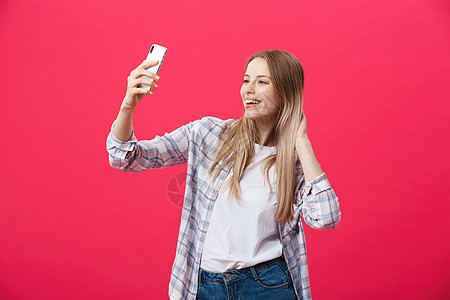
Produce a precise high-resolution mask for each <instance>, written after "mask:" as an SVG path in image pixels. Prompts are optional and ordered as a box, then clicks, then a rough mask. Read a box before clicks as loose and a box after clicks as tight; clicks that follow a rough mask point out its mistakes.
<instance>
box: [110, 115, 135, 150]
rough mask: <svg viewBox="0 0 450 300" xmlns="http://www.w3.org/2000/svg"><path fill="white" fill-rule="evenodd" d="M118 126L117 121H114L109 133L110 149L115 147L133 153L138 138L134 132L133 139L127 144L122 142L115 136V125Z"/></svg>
mask: <svg viewBox="0 0 450 300" xmlns="http://www.w3.org/2000/svg"><path fill="white" fill-rule="evenodd" d="M115 124H116V121H114V123H113V124H112V126H111V132H110V133H109V142H110V144H109V148H112V147H115V148H117V149H119V150H124V151H133V150H134V147H135V144H136V143H137V141H138V140H137V138H136V136H135V135H134V131H133V132H132V133H131V137H130V138H129V139H128V140H127V141H126V142H125V141H121V140H119V139H118V138H116V137H115V136H114V133H113V132H114V130H113V129H114V125H115Z"/></svg>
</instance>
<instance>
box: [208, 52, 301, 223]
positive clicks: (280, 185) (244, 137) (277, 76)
mask: <svg viewBox="0 0 450 300" xmlns="http://www.w3.org/2000/svg"><path fill="white" fill-rule="evenodd" d="M257 57H262V58H264V59H265V60H266V62H267V64H268V66H269V70H270V73H271V77H272V81H273V85H274V89H275V92H276V93H277V95H278V97H280V99H281V105H280V110H279V113H278V117H277V121H276V123H275V145H276V149H277V151H276V153H275V154H273V155H271V156H269V157H268V158H267V159H266V162H265V165H264V168H265V174H264V176H265V179H267V181H268V182H269V187H270V196H271V195H272V187H271V185H270V179H269V169H270V168H271V167H272V166H273V165H274V164H275V168H276V169H275V170H276V178H277V202H278V208H277V218H278V221H279V222H280V224H285V223H286V222H288V221H289V220H291V218H292V216H293V206H292V204H293V203H294V198H295V195H294V192H295V184H296V183H295V168H296V161H295V139H296V133H297V130H298V128H299V125H300V118H301V115H302V103H303V85H304V76H303V68H302V65H301V64H300V62H299V61H298V59H297V58H296V57H295V56H294V55H292V54H291V53H289V52H286V51H281V50H265V51H261V52H258V53H256V54H254V55H252V56H251V57H249V58H248V60H247V64H246V69H247V66H248V64H249V63H250V62H251V61H252V60H253V59H255V58H257ZM221 140H222V143H221V145H220V149H219V150H218V153H217V156H216V158H215V160H214V162H213V164H212V165H211V167H210V169H209V172H210V174H212V172H213V170H214V169H215V168H216V166H217V167H218V168H217V169H216V171H215V175H214V181H215V180H216V178H217V176H218V175H219V173H220V171H221V170H222V169H223V168H224V167H225V166H226V165H228V163H230V162H232V166H231V168H232V170H233V175H232V177H231V178H230V182H229V184H230V186H229V188H230V194H231V195H232V196H233V197H234V198H235V199H236V200H239V199H240V193H241V188H240V184H239V182H240V180H241V177H242V174H243V173H244V170H245V169H246V167H247V166H248V165H249V164H250V163H251V161H252V158H253V155H254V152H255V150H254V147H255V145H254V143H259V137H258V131H257V129H256V122H255V121H254V120H251V119H248V118H246V117H245V116H244V117H242V118H239V119H237V120H235V121H234V122H233V123H232V124H230V126H229V127H228V128H227V129H226V130H225V131H224V132H223V134H222V136H221ZM225 158H226V159H225ZM223 159H225V161H224V163H221V164H220V165H219V162H220V161H222V160H223ZM270 196H269V197H270Z"/></svg>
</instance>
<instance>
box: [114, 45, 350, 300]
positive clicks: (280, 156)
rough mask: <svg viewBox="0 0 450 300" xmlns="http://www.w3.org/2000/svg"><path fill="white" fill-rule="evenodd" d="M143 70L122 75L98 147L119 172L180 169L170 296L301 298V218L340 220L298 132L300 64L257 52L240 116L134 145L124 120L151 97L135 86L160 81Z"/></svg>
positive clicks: (317, 223)
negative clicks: (118, 98) (115, 106)
mask: <svg viewBox="0 0 450 300" xmlns="http://www.w3.org/2000/svg"><path fill="white" fill-rule="evenodd" d="M151 65H152V63H151V62H144V63H142V64H141V65H140V66H138V67H137V68H136V69H135V70H134V71H132V72H131V74H130V76H129V78H128V89H127V94H126V96H125V99H124V100H123V103H122V106H121V109H120V112H119V115H118V117H117V119H116V121H115V122H114V124H113V126H112V130H111V132H110V134H109V136H108V139H107V149H108V152H109V155H110V163H111V166H112V167H114V168H119V169H123V170H125V171H128V172H139V171H143V170H147V169H152V168H162V167H168V166H172V165H176V164H183V163H187V164H188V168H187V170H188V171H187V178H186V192H185V197H184V202H183V212H182V217H181V225H180V232H179V236H178V244H177V253H176V257H175V261H174V265H173V269H172V275H171V280H170V284H169V296H170V298H171V299H230V298H239V299H305V300H306V299H310V298H311V293H310V287H309V275H308V266H307V258H306V242H305V237H304V230H303V228H302V226H303V225H302V220H301V218H303V220H304V221H305V223H306V224H308V225H309V226H311V227H312V228H317V229H328V228H335V227H336V226H337V224H338V223H339V221H340V218H341V213H340V210H339V202H338V198H337V197H336V194H335V193H334V191H333V189H332V188H331V186H330V183H329V182H328V179H327V177H326V175H325V173H323V171H322V169H321V167H320V165H319V163H318V162H317V159H316V157H315V155H314V152H313V149H312V146H311V143H310V142H309V139H308V136H307V133H306V118H305V115H304V113H303V110H302V104H303V97H302V92H303V83H304V78H303V69H302V67H301V65H300V62H299V61H298V60H297V58H296V57H295V56H294V55H292V54H290V53H288V52H285V51H280V50H267V51H261V52H258V53H256V54H255V55H253V56H251V57H250V58H249V59H248V62H247V65H246V71H245V74H244V82H243V84H242V87H241V96H242V101H243V105H244V107H245V113H244V116H243V117H242V118H239V119H237V120H233V119H228V120H221V119H218V118H214V117H204V118H202V119H201V120H196V121H193V122H191V123H189V124H187V125H184V126H182V127H180V128H178V129H177V130H175V131H173V132H171V133H166V134H165V135H164V136H162V137H160V136H156V137H155V138H154V139H152V140H149V141H138V140H137V139H136V137H135V136H134V134H133V128H132V119H133V113H134V110H135V108H136V106H137V104H138V103H139V102H140V101H141V99H142V97H143V96H144V95H147V96H149V95H150V94H149V93H148V92H147V91H146V90H143V89H140V88H139V87H138V86H139V84H148V85H152V87H153V88H154V89H156V88H157V87H158V86H157V85H156V84H155V83H154V82H153V81H150V80H149V79H146V77H149V78H151V79H153V80H154V81H157V80H158V79H159V78H158V77H157V76H156V75H155V74H153V73H151V72H148V71H147V70H146V69H147V68H148V67H150V66H151ZM274 165H275V167H273V166H274ZM230 200H231V201H230Z"/></svg>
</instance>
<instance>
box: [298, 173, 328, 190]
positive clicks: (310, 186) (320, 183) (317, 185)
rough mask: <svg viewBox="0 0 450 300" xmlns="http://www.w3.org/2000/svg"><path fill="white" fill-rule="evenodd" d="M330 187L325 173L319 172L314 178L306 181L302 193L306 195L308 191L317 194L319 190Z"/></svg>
mask: <svg viewBox="0 0 450 300" xmlns="http://www.w3.org/2000/svg"><path fill="white" fill-rule="evenodd" d="M328 189H331V185H330V182H329V181H328V179H327V175H326V174H325V173H322V174H320V175H319V176H317V177H316V178H314V179H313V180H311V181H307V182H306V185H305V192H304V193H303V194H304V195H308V194H309V192H310V191H312V193H313V194H314V195H317V194H318V193H320V192H323V191H325V190H328Z"/></svg>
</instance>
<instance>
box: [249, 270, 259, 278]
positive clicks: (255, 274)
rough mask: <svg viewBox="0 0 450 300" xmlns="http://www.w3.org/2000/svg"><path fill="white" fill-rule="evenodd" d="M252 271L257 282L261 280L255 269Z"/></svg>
mask: <svg viewBox="0 0 450 300" xmlns="http://www.w3.org/2000/svg"><path fill="white" fill-rule="evenodd" d="M250 271H252V275H253V278H255V280H259V277H258V273H256V270H255V268H254V267H251V268H250Z"/></svg>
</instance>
